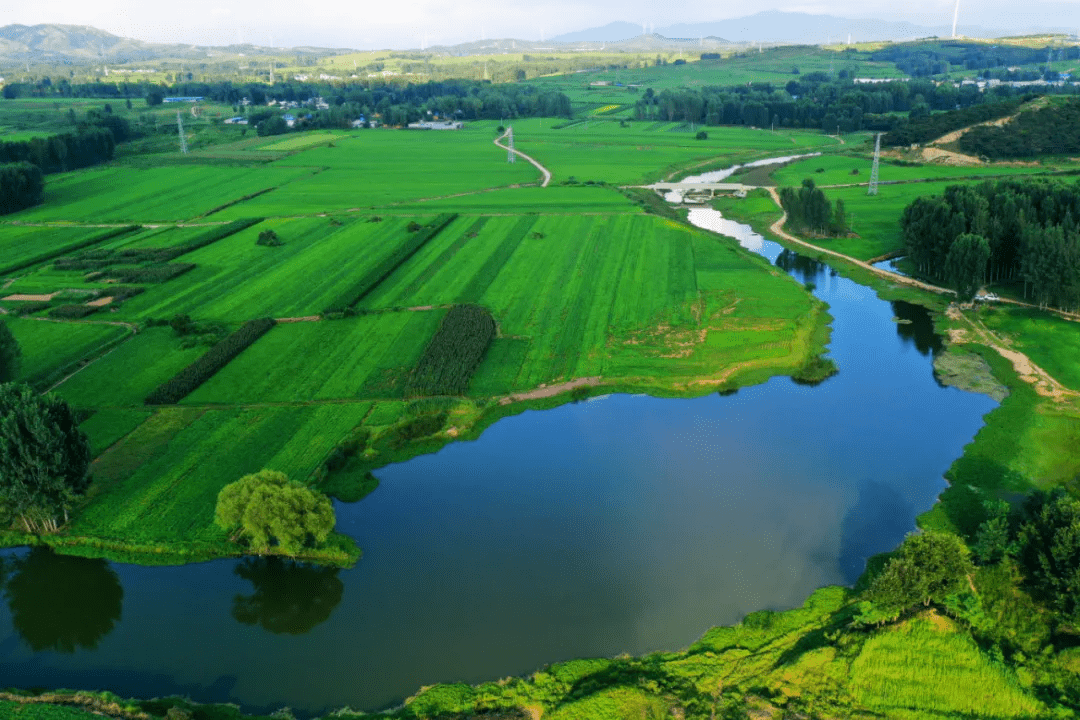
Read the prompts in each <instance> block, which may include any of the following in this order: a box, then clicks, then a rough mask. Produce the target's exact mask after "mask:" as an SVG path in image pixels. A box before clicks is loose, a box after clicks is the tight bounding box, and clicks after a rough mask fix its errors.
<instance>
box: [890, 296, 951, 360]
mask: <svg viewBox="0 0 1080 720" xmlns="http://www.w3.org/2000/svg"><path fill="white" fill-rule="evenodd" d="M891 304H892V310H893V316H894V317H895V318H896V334H897V335H899V336H900V339H901V340H903V341H904V343H905V344H907V345H914V346H915V349H916V350H918V351H919V354H920V355H935V356H936V355H937V354H938V353H940V352H941V351H942V350H944V349H945V346H944V344H943V343H942V342H941V336H940V335H938V334H937V333H936V332H934V320H933V318H931V317H930V312H929V311H928V310H927V309H926V308H924V307H922V306H921V305H912V304H911V303H909V302H904V301H903V300H894V301H893V302H892V303H891Z"/></svg>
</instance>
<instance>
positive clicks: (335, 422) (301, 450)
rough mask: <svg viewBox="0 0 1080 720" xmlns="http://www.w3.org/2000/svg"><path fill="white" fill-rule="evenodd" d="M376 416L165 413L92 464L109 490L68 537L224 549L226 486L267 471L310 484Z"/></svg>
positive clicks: (277, 410)
mask: <svg viewBox="0 0 1080 720" xmlns="http://www.w3.org/2000/svg"><path fill="white" fill-rule="evenodd" d="M368 409H369V404H367V403H350V404H341V405H337V404H335V405H325V406H320V407H271V408H267V407H263V408H236V409H223V410H198V409H172V408H170V409H166V410H160V411H158V412H157V413H155V414H154V416H153V417H151V418H150V419H149V420H147V421H146V422H145V423H143V425H141V426H140V427H139V428H137V429H136V430H135V431H133V432H131V433H130V434H129V435H127V436H126V437H125V438H124V439H123V440H121V441H120V442H119V443H117V444H116V445H114V446H113V447H112V448H110V449H109V450H108V451H107V452H106V453H105V454H104V455H102V456H101V457H100V458H99V459H98V460H97V461H96V462H95V463H94V468H93V470H94V473H95V476H96V477H98V478H100V479H101V482H100V483H99V484H96V485H97V487H96V489H95V491H94V494H93V502H92V503H90V504H89V505H88V506H87V507H86V508H85V509H84V510H83V511H82V512H81V513H80V514H79V515H78V517H77V518H76V519H75V520H74V521H73V522H72V525H71V528H70V533H71V534H72V535H76V536H78V535H83V534H92V535H95V536H97V537H102V538H116V539H123V540H124V541H125V542H129V543H146V544H152V543H157V542H175V541H177V540H179V541H181V542H216V541H219V540H221V539H222V537H223V534H222V531H221V530H219V529H217V528H216V527H214V525H213V513H214V504H215V502H216V499H217V494H218V492H219V491H220V490H221V488H222V487H224V486H225V485H227V484H228V483H230V482H232V481H234V480H236V479H237V478H239V477H241V476H243V475H246V474H248V473H252V472H257V471H258V470H261V469H263V468H269V469H272V470H280V471H282V472H284V473H286V474H287V475H289V476H290V477H292V478H295V479H298V480H304V479H306V478H308V477H309V476H310V475H311V474H312V473H313V472H314V471H315V470H316V469H317V468H318V467H319V466H320V465H321V464H322V462H323V460H324V459H325V457H326V456H327V455H328V454H329V452H330V450H331V449H332V448H333V447H334V446H335V445H336V444H337V443H339V442H340V441H341V440H342V439H343V438H344V437H345V436H346V435H347V434H348V432H349V431H350V430H352V428H353V427H355V426H356V425H359V424H360V421H361V420H362V419H363V417H364V415H365V414H366V413H367V411H368Z"/></svg>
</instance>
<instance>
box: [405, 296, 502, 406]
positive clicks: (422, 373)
mask: <svg viewBox="0 0 1080 720" xmlns="http://www.w3.org/2000/svg"><path fill="white" fill-rule="evenodd" d="M494 339H495V318H493V317H492V316H491V312H490V311H488V309H487V308H485V307H481V306H480V305H455V306H454V307H452V308H450V311H449V312H448V313H447V314H446V317H444V318H443V321H442V323H441V324H440V325H439V329H438V330H437V331H436V332H435V335H434V336H433V337H432V338H431V342H430V343H429V344H428V346H427V348H426V349H425V350H424V354H423V355H422V356H420V359H419V360H418V361H417V363H416V367H415V368H414V369H413V372H412V375H411V377H410V378H409V383H408V386H407V387H406V390H405V394H406V395H412V396H416V395H464V394H465V393H466V392H467V391H468V389H469V380H471V379H472V375H473V372H475V371H476V368H477V366H479V365H480V361H481V360H483V359H484V354H485V353H486V352H487V349H488V347H489V346H490V345H491V341H492V340H494Z"/></svg>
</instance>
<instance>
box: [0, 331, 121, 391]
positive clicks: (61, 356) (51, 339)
mask: <svg viewBox="0 0 1080 720" xmlns="http://www.w3.org/2000/svg"><path fill="white" fill-rule="evenodd" d="M5 322H6V323H7V326H8V328H9V329H10V330H11V333H12V335H14V336H15V340H16V342H18V343H19V349H20V350H21V351H22V367H21V372H20V374H19V380H21V381H22V382H27V383H30V384H32V385H35V386H37V385H48V384H51V383H54V382H56V381H58V380H60V379H61V377H62V373H63V372H64V371H65V370H67V371H68V372H74V371H75V369H76V367H77V365H76V364H77V363H78V362H79V360H81V359H83V358H86V357H91V356H93V355H94V354H95V352H96V351H98V350H99V349H101V348H103V347H105V346H106V345H107V344H109V343H111V342H114V341H116V340H119V339H120V338H123V337H124V336H125V335H128V334H129V333H130V330H128V329H127V328H125V327H123V326H120V325H105V324H99V323H85V322H80V323H58V322H50V321H47V320H30V319H6V320H5Z"/></svg>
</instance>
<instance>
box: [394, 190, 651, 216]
mask: <svg viewBox="0 0 1080 720" xmlns="http://www.w3.org/2000/svg"><path fill="white" fill-rule="evenodd" d="M375 209H376V210H377V211H379V212H395V211H397V212H402V211H405V212H409V213H414V212H423V213H435V212H446V211H449V210H453V211H455V212H467V213H543V214H545V215H547V214H590V213H619V212H622V213H638V212H641V211H640V209H639V208H638V207H636V206H635V205H632V204H631V203H629V202H627V200H626V197H624V196H623V195H622V193H620V192H619V191H618V189H616V188H612V187H601V186H596V185H568V186H557V185H551V186H549V187H546V188H539V187H520V188H505V189H501V190H492V191H491V192H478V193H471V194H469V195H459V196H456V197H447V198H441V199H438V200H431V201H427V202H420V203H409V204H402V205H387V206H385V207H381V208H375Z"/></svg>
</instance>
